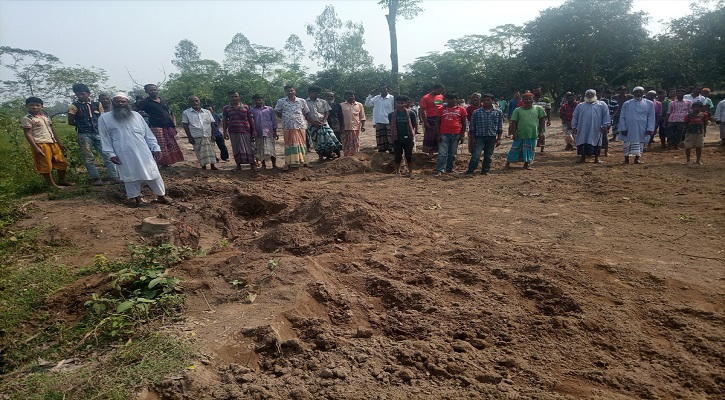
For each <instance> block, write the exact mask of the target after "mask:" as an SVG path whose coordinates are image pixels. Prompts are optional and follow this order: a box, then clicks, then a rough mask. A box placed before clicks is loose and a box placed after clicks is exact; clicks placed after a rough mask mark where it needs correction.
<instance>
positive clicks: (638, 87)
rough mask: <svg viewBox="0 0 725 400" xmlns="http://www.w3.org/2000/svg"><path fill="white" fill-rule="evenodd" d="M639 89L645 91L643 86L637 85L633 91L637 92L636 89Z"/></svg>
mask: <svg viewBox="0 0 725 400" xmlns="http://www.w3.org/2000/svg"><path fill="white" fill-rule="evenodd" d="M638 90H641V91H643V92H644V88H643V87H642V86H637V87H635V88H634V89H632V92H636V91H638Z"/></svg>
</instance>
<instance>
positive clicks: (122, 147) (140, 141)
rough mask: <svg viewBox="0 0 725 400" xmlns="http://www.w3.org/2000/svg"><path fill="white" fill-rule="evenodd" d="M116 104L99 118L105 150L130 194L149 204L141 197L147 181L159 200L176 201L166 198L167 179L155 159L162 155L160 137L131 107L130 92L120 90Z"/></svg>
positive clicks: (129, 195)
mask: <svg viewBox="0 0 725 400" xmlns="http://www.w3.org/2000/svg"><path fill="white" fill-rule="evenodd" d="M112 104H113V107H112V111H111V112H110V113H105V114H103V115H101V117H100V118H99V119H98V130H99V131H100V135H101V146H102V148H103V152H104V153H105V154H106V155H107V156H108V158H109V159H110V160H111V162H112V163H114V164H116V165H117V167H118V175H119V177H120V178H121V180H122V181H123V183H124V185H125V186H126V196H127V197H128V198H129V199H134V200H135V203H136V207H147V206H148V203H146V202H145V201H144V200H143V197H142V196H141V184H142V183H144V182H146V184H147V185H148V186H149V187H150V188H151V190H153V192H154V194H156V196H158V199H157V201H158V202H159V203H163V204H173V202H172V201H171V199H169V198H168V197H166V188H165V186H164V180H163V179H162V178H161V173H159V168H158V167H157V166H156V163H155V162H154V159H156V160H157V162H158V160H159V159H160V158H161V157H162V154H161V148H160V147H159V144H158V143H157V142H156V137H155V136H154V134H153V133H152V132H151V129H149V127H148V125H146V122H144V120H143V117H141V115H140V114H139V113H137V112H135V111H133V110H132V109H131V105H130V104H129V103H128V95H127V94H125V93H116V94H115V95H114V96H113V99H112Z"/></svg>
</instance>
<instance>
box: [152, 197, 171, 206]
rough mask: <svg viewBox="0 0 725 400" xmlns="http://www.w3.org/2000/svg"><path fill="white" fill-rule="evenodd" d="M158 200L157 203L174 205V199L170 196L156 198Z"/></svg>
mask: <svg viewBox="0 0 725 400" xmlns="http://www.w3.org/2000/svg"><path fill="white" fill-rule="evenodd" d="M156 202H157V203H161V204H166V205H167V206H171V205H174V200H171V198H170V197H164V198H163V200H162V199H156Z"/></svg>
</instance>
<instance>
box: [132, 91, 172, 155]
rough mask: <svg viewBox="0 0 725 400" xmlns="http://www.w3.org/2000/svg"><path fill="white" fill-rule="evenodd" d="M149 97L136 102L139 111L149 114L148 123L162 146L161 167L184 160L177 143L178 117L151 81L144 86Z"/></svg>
mask: <svg viewBox="0 0 725 400" xmlns="http://www.w3.org/2000/svg"><path fill="white" fill-rule="evenodd" d="M143 90H144V91H145V92H146V93H147V94H148V95H149V97H147V98H145V99H143V100H141V101H139V102H137V103H136V108H137V110H138V111H139V112H145V113H146V115H148V119H149V120H148V125H149V127H151V132H153V134H154V136H156V142H157V143H158V144H159V147H161V157H160V158H159V159H158V160H157V162H158V163H159V166H160V167H166V166H169V165H172V164H174V163H177V162H179V161H184V154H183V153H182V152H181V148H180V147H179V144H178V143H176V134H177V133H176V117H174V113H173V112H172V111H171V109H170V108H169V105H168V104H167V103H166V101H164V100H162V99H161V98H160V97H159V88H158V87H157V86H156V85H154V84H152V83H149V84H147V85H145V86H144V87H143Z"/></svg>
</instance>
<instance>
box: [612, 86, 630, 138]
mask: <svg viewBox="0 0 725 400" xmlns="http://www.w3.org/2000/svg"><path fill="white" fill-rule="evenodd" d="M612 99H613V100H614V101H616V102H617V108H616V109H615V110H614V114H612V141H613V142H614V141H616V140H617V132H618V131H619V128H618V125H619V115H620V114H621V112H622V105H623V104H624V102H626V101H627V100H631V99H632V95H631V94H628V93H627V88H626V87H625V86H620V87H618V88H617V95H616V96H614V97H613V98H612Z"/></svg>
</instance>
